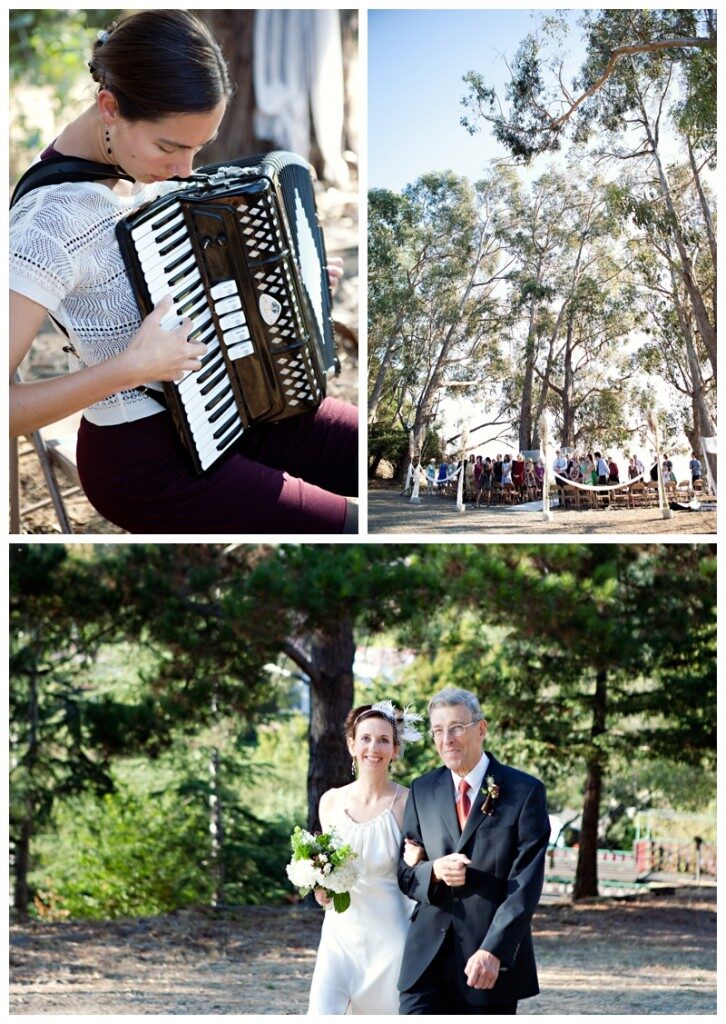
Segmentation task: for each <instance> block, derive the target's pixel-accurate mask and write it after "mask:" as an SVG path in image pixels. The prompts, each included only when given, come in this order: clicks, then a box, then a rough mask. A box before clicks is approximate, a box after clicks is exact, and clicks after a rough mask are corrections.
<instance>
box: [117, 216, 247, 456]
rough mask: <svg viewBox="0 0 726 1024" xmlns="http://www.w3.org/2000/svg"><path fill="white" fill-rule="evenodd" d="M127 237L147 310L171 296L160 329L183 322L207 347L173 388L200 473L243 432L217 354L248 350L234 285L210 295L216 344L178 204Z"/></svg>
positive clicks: (218, 288)
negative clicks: (187, 322) (146, 297)
mask: <svg viewBox="0 0 726 1024" xmlns="http://www.w3.org/2000/svg"><path fill="white" fill-rule="evenodd" d="M131 237H132V239H133V241H134V243H135V246H136V253H137V257H138V261H139V265H140V267H141V270H142V272H143V275H144V280H145V282H146V287H147V290H148V293H149V298H150V300H151V304H152V306H155V305H156V304H157V303H158V302H160V301H161V300H162V299H163V298H164V297H165V296H167V295H169V294H170V295H171V296H172V308H171V310H170V312H169V313H168V314H167V315H166V317H165V318H164V320H162V322H161V326H162V327H163V328H165V329H166V330H174V328H175V327H178V326H179V324H181V323H182V321H183V320H184V319H185V318H186V317H188V318H189V319H190V320H191V323H192V328H191V333H190V335H189V338H190V340H191V341H198V342H201V343H203V344H205V345H206V346H207V352H206V353H205V355H204V357H203V359H202V368H201V369H200V370H198V371H190V372H188V373H186V374H185V376H184V378H183V379H182V380H181V381H177V382H175V386H176V391H177V393H178V395H179V400H180V402H181V405H182V407H183V409H184V412H185V413H186V421H187V425H188V428H189V431H190V434H191V439H192V440H193V445H194V449H195V451H196V454H197V458H198V459H199V463H200V467H201V469H202V470H205V469H208V468H209V466H211V465H212V464H213V463H214V462H215V461H216V460H217V459H218V458H219V457H220V455H222V454H223V453H224V452H225V451H226V450H227V448H229V446H230V445H231V444H233V443H234V442H235V441H236V440H237V438H238V437H239V436H240V435H241V434H242V432H243V425H242V420H241V418H240V415H239V411H238V409H237V405H236V403H235V397H234V392H233V389H232V383H231V380H230V378H229V375H228V372H227V366H226V363H225V361H224V356H223V354H222V345H223V344H224V345H225V346H228V355H230V356H231V357H232V358H237V357H238V356H240V355H243V354H247V352H248V350H249V349H251V345H250V343H249V337H250V332H249V330H248V328H247V323H246V320H245V316H244V313H243V311H242V302H241V298H240V295H239V292H238V289H237V284H236V282H235V281H234V280H227V281H221V282H219V283H218V284H217V285H215V286H213V287H212V289H211V290H210V296H211V299H212V303H213V304H214V306H215V308H216V310H217V313H218V314H219V323H220V327H221V328H222V332H221V339H220V332H218V331H217V329H216V327H215V324H214V320H213V318H212V303H210V302H209V299H208V296H207V293H206V290H205V288H204V284H203V281H202V277H201V274H200V271H199V268H198V266H197V262H196V260H195V258H194V254H193V251H192V243H191V238H190V236H189V232H188V230H187V228H186V225H185V223H184V217H183V213H182V209H181V204H180V203H179V204H173V205H171V206H170V207H167V209H165V210H164V211H163V214H161V215H157V217H153V216H152V217H150V218H149V219H148V220H146V221H142V222H141V223H140V224H139V225H138V226H137V227H135V228H133V229H132V231H131ZM245 346H246V347H245Z"/></svg>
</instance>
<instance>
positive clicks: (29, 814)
mask: <svg viewBox="0 0 726 1024" xmlns="http://www.w3.org/2000/svg"><path fill="white" fill-rule="evenodd" d="M32 836H33V805H32V801H31V800H30V799H29V798H28V799H27V800H26V813H25V817H24V818H23V820H22V822H21V823H20V835H19V836H18V839H17V842H16V844H15V848H14V851H13V852H14V858H15V863H14V865H13V874H14V876H15V889H14V892H13V907H14V910H15V916H16V917H17V919H18V921H27V920H28V906H29V904H30V888H29V886H28V872H29V871H30V840H31V838H32Z"/></svg>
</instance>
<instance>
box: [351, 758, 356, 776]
mask: <svg viewBox="0 0 726 1024" xmlns="http://www.w3.org/2000/svg"><path fill="white" fill-rule="evenodd" d="M350 774H351V775H352V776H353V778H355V758H352V759H351V762H350Z"/></svg>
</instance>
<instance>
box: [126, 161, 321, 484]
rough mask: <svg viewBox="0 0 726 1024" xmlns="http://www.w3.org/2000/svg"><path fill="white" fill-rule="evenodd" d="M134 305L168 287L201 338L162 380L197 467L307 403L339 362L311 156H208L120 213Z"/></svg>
mask: <svg viewBox="0 0 726 1024" xmlns="http://www.w3.org/2000/svg"><path fill="white" fill-rule="evenodd" d="M116 235H117V238H118V242H119V246H120V248H121V252H122V255H123V258H124V263H125V265H126V270H127V272H128V274H129V277H130V279H131V283H132V287H133V290H134V294H135V296H136V300H137V303H138V305H139V309H140V311H141V314H142V316H146V315H147V314H148V313H150V312H151V310H152V309H153V307H154V306H155V305H156V304H157V303H158V302H159V301H160V300H161V299H162V298H164V296H166V295H171V296H172V298H173V305H172V310H171V312H170V313H169V314H168V315H167V317H165V319H164V321H162V326H165V327H168V328H169V329H170V330H172V329H173V328H174V327H176V326H177V325H178V324H179V323H180V322H181V321H182V320H183V319H184V318H185V317H189V318H190V319H191V321H192V331H191V333H190V339H191V340H193V341H200V342H203V343H204V344H206V346H207V352H206V354H205V356H204V358H203V360H202V368H201V370H198V371H195V372H193V373H189V374H187V375H186V376H185V377H184V379H183V380H181V381H175V382H171V383H166V382H165V383H164V385H163V387H164V393H165V396H166V401H167V404H168V407H169V410H170V412H171V414H172V416H173V419H174V422H175V424H176V426H177V429H178V431H179V433H180V435H181V438H182V441H183V442H184V444H185V446H186V448H187V449H188V451H189V454H190V456H191V458H192V462H193V464H194V467H195V469H196V471H197V472H198V473H203V472H204V471H205V470H207V469H208V468H209V467H210V466H212V465H213V464H214V463H215V462H216V461H217V460H218V459H219V458H220V457H221V456H222V455H224V453H225V452H226V451H227V450H228V449H229V448H230V446H231V445H232V444H234V442H235V441H236V440H237V438H238V437H239V436H240V435H241V434H242V433H243V431H244V430H247V429H248V428H250V427H252V426H253V425H255V424H257V423H270V422H274V421H276V420H281V419H285V418H287V417H288V416H295V415H298V414H299V413H302V412H305V411H307V410H310V409H314V408H316V407H317V406H318V405H319V404H320V402H321V401H322V400H323V398H324V396H325V392H326V385H327V378H328V376H329V375H330V374H332V373H335V372H337V368H338V363H337V360H336V358H335V337H334V333H333V323H332V317H331V296H330V287H329V284H328V276H327V272H326V269H325V267H326V258H325V245H324V241H323V235H322V231H321V229H320V226H319V223H318V219H317V215H316V211H315V195H314V191H313V183H312V178H311V175H310V169H309V165H308V164H307V162H306V161H304V160H302V159H301V158H300V157H298V156H296V155H295V154H294V153H285V152H276V153H270V154H268V155H267V156H265V157H261V158H257V159H256V160H253V161H240V162H239V163H234V164H230V165H225V166H218V167H217V168H216V169H215V170H212V171H211V172H209V173H200V174H195V175H194V177H193V178H190V179H188V181H187V182H186V183H185V184H184V185H183V186H182V187H180V188H179V189H178V190H175V191H173V192H171V193H169V194H168V195H166V196H163V197H161V198H160V199H157V200H155V201H154V202H152V203H149V204H147V205H146V206H144V207H141V208H140V209H139V210H137V211H135V212H134V213H133V214H130V215H129V216H128V217H126V218H125V219H124V220H122V221H120V222H119V224H118V225H117V228H116Z"/></svg>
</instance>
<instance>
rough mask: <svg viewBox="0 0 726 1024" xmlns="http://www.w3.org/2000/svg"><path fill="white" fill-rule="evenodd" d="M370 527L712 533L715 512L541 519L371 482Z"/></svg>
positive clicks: (597, 512) (573, 514)
mask: <svg viewBox="0 0 726 1024" xmlns="http://www.w3.org/2000/svg"><path fill="white" fill-rule="evenodd" d="M368 529H369V531H370V532H371V533H397V534H409V533H422V534H451V533H481V534H498V535H501V534H506V535H509V534H511V535H513V536H522V535H526V534H540V535H542V536H544V537H546V538H548V539H549V538H550V537H554V536H557V535H559V534H578V533H581V534H621V533H622V534H654V533H658V534H676V535H685V534H687V535H690V536H692V535H701V534H709V533H716V512H674V513H673V517H672V518H671V519H663V517H662V516H661V512H660V509H658V508H636V509H624V508H619V509H582V510H580V511H577V510H574V509H569V510H567V511H566V512H565V511H563V512H561V511H560V510H559V509H558V508H556V507H555V508H554V509H553V512H552V520H551V521H550V522H549V523H545V522H543V520H542V513H541V512H532V511H527V510H520V509H518V508H517V506H516V505H515V506H514V507H506V508H505V507H501V506H499V507H495V508H485V507H483V506H482V507H480V508H475V507H474V506H473V505H467V507H466V510H465V511H464V512H457V511H456V504H455V501H454V499H453V498H449V497H443V498H442V497H437V496H436V495H432V496H427V495H423V496H422V499H421V504H420V505H412V504H411V502H410V500H409V499H408V498H403V497H401V492H400V489H399V488H396V489H395V490H392V489H387V488H386V489H382V488H374V489H372V490H369V492H368Z"/></svg>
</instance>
